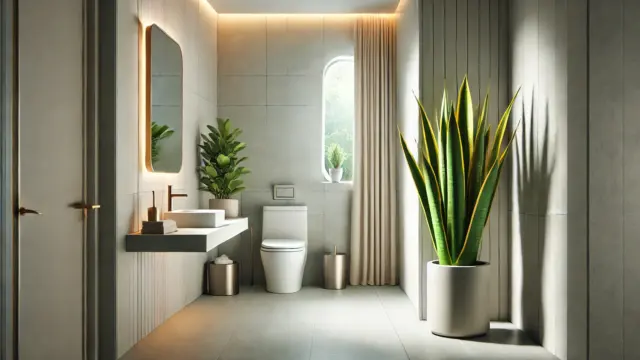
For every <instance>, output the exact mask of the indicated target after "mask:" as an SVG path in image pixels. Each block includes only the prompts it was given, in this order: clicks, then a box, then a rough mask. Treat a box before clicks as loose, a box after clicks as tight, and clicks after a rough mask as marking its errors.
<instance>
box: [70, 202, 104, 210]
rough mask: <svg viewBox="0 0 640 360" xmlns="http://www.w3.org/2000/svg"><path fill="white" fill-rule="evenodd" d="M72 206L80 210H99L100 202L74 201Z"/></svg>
mask: <svg viewBox="0 0 640 360" xmlns="http://www.w3.org/2000/svg"><path fill="white" fill-rule="evenodd" d="M71 207H72V208H74V209H78V210H97V209H100V205H98V204H85V203H80V202H78V203H73V204H71Z"/></svg>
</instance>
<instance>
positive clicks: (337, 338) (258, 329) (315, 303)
mask: <svg viewBox="0 0 640 360" xmlns="http://www.w3.org/2000/svg"><path fill="white" fill-rule="evenodd" d="M152 359H153V360H205V359H206V360H231V359H236V360H240V359H242V360H254V359H255V360H307V359H313V360H343V359H344V360H360V359H362V360H378V359H379V360H396V359H398V360H400V359H411V360H463V359H464V360H472V359H479V360H480V359H482V360H484V359H486V360H499V359H504V360H507V359H508V360H519V359H522V360H525V359H526V360H553V359H556V358H555V357H553V356H551V355H550V354H548V353H547V352H546V351H544V350H543V349H542V348H540V347H538V346H535V345H534V344H533V343H531V342H530V341H529V340H528V339H526V337H525V336H524V335H523V334H522V333H521V332H519V331H517V330H514V329H513V328H511V327H510V325H508V324H493V325H492V329H491V332H490V333H489V334H488V336H487V337H485V338H479V339H474V340H464V341H463V340H454V339H445V338H440V337H436V336H434V335H431V334H430V332H429V329H428V326H427V324H426V323H425V322H420V321H418V320H417V316H416V315H415V312H414V310H413V306H412V305H411V303H410V302H409V300H408V299H407V297H406V295H405V294H404V293H403V292H402V290H400V289H399V288H397V287H349V288H347V289H346V290H343V291H330V290H323V289H318V288H304V289H303V290H302V291H300V292H299V293H296V294H290V295H274V294H268V293H265V292H264V291H263V290H262V289H259V288H243V289H242V290H241V293H240V295H238V296H233V297H211V296H203V297H201V298H200V299H198V300H197V301H195V302H194V303H193V304H191V305H189V306H188V307H187V308H185V309H184V310H183V311H181V312H180V313H178V314H177V315H176V316H174V317H172V318H171V319H169V321H167V322H166V323H165V324H164V325H162V326H161V327H159V328H158V329H156V330H155V331H154V332H153V333H152V334H151V335H149V336H148V337H147V338H145V339H144V340H142V341H141V342H140V343H138V345H136V346H135V347H134V348H133V349H132V350H131V351H129V352H128V353H127V354H126V355H125V356H124V357H123V358H122V360H152Z"/></svg>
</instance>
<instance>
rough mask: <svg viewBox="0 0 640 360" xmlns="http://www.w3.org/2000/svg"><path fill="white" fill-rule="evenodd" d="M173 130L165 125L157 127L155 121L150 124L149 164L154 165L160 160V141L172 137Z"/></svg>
mask: <svg viewBox="0 0 640 360" xmlns="http://www.w3.org/2000/svg"><path fill="white" fill-rule="evenodd" d="M174 133H175V130H173V129H172V128H170V127H169V126H167V125H159V124H158V123H156V122H155V121H152V122H151V163H152V164H155V163H157V162H158V160H160V159H159V158H158V157H159V156H160V141H161V140H163V139H166V138H168V137H170V136H171V135H173V134H174Z"/></svg>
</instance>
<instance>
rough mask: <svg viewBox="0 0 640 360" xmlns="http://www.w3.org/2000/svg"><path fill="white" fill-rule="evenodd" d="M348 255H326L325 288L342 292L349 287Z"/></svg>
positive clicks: (334, 253)
mask: <svg viewBox="0 0 640 360" xmlns="http://www.w3.org/2000/svg"><path fill="white" fill-rule="evenodd" d="M348 266H349V265H348V263H347V254H344V253H337V252H333V253H329V254H325V255H324V288H325V289H330V290H342V289H344V288H346V287H347V268H348Z"/></svg>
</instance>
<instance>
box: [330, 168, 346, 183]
mask: <svg viewBox="0 0 640 360" xmlns="http://www.w3.org/2000/svg"><path fill="white" fill-rule="evenodd" d="M343 172H344V169H343V168H337V169H336V168H331V169H329V176H331V182H334V183H339V182H340V180H342V173H343Z"/></svg>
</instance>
